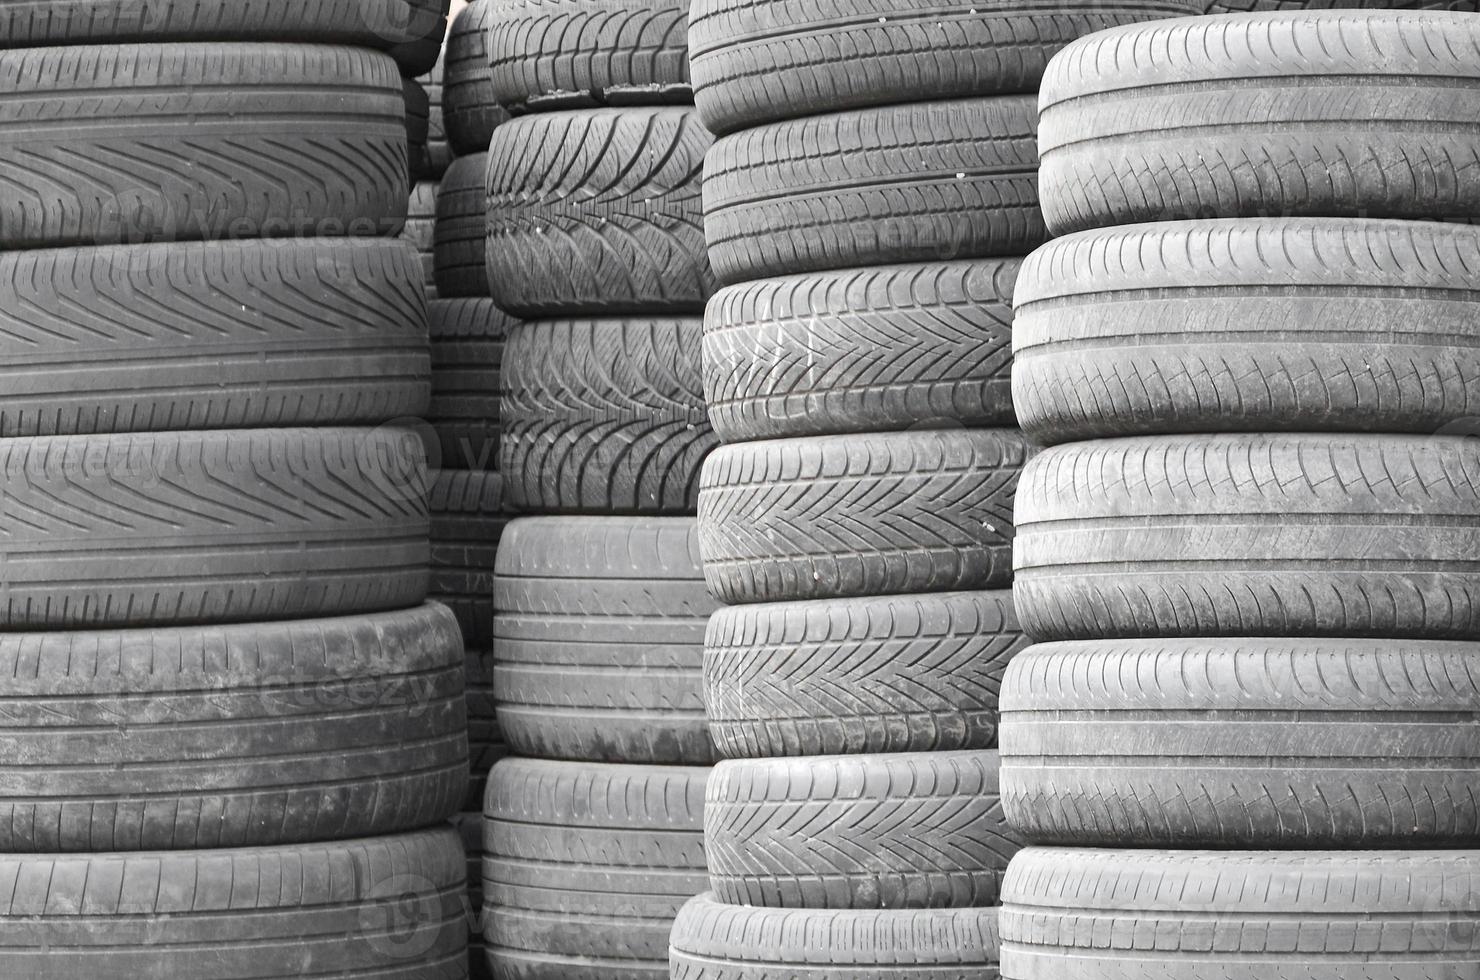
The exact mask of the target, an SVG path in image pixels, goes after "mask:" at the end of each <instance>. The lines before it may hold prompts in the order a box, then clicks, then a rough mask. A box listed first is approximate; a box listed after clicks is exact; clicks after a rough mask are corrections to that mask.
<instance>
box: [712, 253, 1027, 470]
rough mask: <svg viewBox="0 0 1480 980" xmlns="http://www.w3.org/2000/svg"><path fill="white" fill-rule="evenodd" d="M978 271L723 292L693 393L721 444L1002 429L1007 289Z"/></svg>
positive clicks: (1008, 385)
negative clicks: (931, 428) (699, 384)
mask: <svg viewBox="0 0 1480 980" xmlns="http://www.w3.org/2000/svg"><path fill="white" fill-rule="evenodd" d="M1020 265H1021V263H1020V262H1019V261H1018V260H1016V259H1006V260H996V259H986V260H979V261H969V262H947V263H940V264H930V265H896V266H883V267H874V268H868V269H848V270H845V271H842V272H824V273H817V274H813V275H801V276H786V277H784V278H781V279H763V280H761V281H759V282H749V283H743V284H741V285H739V286H730V287H728V288H725V289H722V290H720V291H719V293H718V294H716V295H715V297H714V299H713V300H712V301H710V303H709V308H708V310H707V312H706V314H705V317H704V394H705V398H706V401H707V402H708V404H709V418H710V420H711V421H712V422H713V424H714V429H715V432H716V433H717V434H718V435H719V437H720V438H721V439H722V440H724V441H725V442H744V441H748V440H752V439H775V438H785V437H788V436H806V435H825V434H831V433H840V432H876V431H887V430H893V429H909V428H917V427H921V426H926V425H941V424H943V423H952V422H954V423H959V424H962V425H967V426H998V425H1012V424H1014V421H1013V408H1012V374H1011V372H1012V286H1013V281H1014V279H1016V278H1017V274H1018V267H1019V266H1020Z"/></svg>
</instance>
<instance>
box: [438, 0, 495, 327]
mask: <svg viewBox="0 0 1480 980" xmlns="http://www.w3.org/2000/svg"><path fill="white" fill-rule="evenodd" d="M479 2H480V3H482V2H484V0H479ZM487 171H488V156H487V154H484V153H476V154H474V155H472V156H466V157H458V158H457V159H455V160H453V161H452V164H451V165H450V166H449V167H448V168H447V172H446V173H445V174H443V175H442V182H441V183H440V184H438V185H437V224H436V228H435V231H434V237H433V241H434V243H435V244H434V248H433V250H434V254H435V268H436V280H437V295H438V296H439V297H441V298H443V299H452V298H454V297H465V296H487V295H489V289H488V266H487V264H486V263H485V261H484V252H483V239H484V222H485V220H486V219H485V214H486V211H485V208H484V205H485V201H486V198H485V193H484V188H483V180H484V177H485V175H486V174H487Z"/></svg>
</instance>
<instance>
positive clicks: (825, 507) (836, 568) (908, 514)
mask: <svg viewBox="0 0 1480 980" xmlns="http://www.w3.org/2000/svg"><path fill="white" fill-rule="evenodd" d="M1030 452H1031V450H1030V448H1029V446H1028V444H1027V442H1026V441H1025V440H1024V439H1023V438H1022V434H1021V433H1019V432H1018V431H1017V430H1015V429H976V430H961V429H950V430H944V429H943V430H934V431H920V432H885V433H872V434H863V435H849V436H818V437H813V438H807V439H778V440H774V441H771V442H753V443H741V444H739V445H734V446H722V447H720V448H719V449H717V450H715V451H714V452H713V453H711V454H710V456H709V459H708V460H707V461H706V462H705V464H704V469H703V473H702V475H701V478H700V490H699V541H700V544H701V547H702V550H703V554H704V577H705V579H706V580H707V581H708V582H709V588H710V591H712V592H713V593H714V595H715V596H716V597H717V598H718V599H719V600H720V601H721V602H726V603H732V604H733V603H738V602H782V601H790V600H794V599H826V598H841V597H846V596H866V595H891V594H895V593H910V592H953V591H960V590H972V589H990V588H1000V587H1002V586H1005V585H1006V584H1007V583H1008V582H1009V581H1011V577H1012V568H1011V564H1012V557H1011V552H1012V536H1013V528H1012V500H1013V494H1014V493H1015V492H1016V490H1017V482H1018V474H1019V473H1020V472H1021V471H1022V468H1023V464H1024V462H1025V461H1026V460H1027V458H1028V456H1029V455H1030Z"/></svg>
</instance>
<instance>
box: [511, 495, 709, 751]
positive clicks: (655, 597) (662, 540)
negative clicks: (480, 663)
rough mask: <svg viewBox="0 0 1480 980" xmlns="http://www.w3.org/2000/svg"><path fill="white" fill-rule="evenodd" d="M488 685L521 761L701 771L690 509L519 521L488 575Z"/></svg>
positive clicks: (701, 595) (700, 627) (703, 609)
mask: <svg viewBox="0 0 1480 980" xmlns="http://www.w3.org/2000/svg"><path fill="white" fill-rule="evenodd" d="M494 605H495V607H496V609H497V612H496V614H495V616H494V621H493V631H494V646H493V650H494V688H495V690H496V692H497V695H496V696H497V699H498V710H499V718H500V720H501V724H502V726H503V732H504V737H505V738H506V739H507V740H508V742H509V745H510V747H511V748H512V749H513V750H514V751H515V752H517V753H518V754H520V755H532V756H537V757H543V758H556V759H584V760H589V761H593V762H627V763H661V764H684V765H703V764H707V763H710V762H712V761H713V760H714V747H713V745H712V743H711V742H710V739H709V735H708V731H707V728H706V724H705V717H704V702H703V699H702V695H701V690H700V688H701V675H700V670H701V663H702V659H703V655H704V646H703V643H704V628H705V623H706V621H707V620H708V618H709V616H710V614H711V613H712V612H713V611H714V610H715V608H716V605H717V604H716V603H715V602H714V600H712V599H711V598H710V597H709V594H708V592H707V591H705V588H704V578H703V575H702V573H701V572H700V569H699V542H698V534H697V532H696V530H695V526H694V519H693V518H691V517H563V518H552V517H544V518H539V517H536V518H526V519H523V520H518V521H515V522H514V523H513V524H511V525H510V526H509V530H508V533H507V534H506V535H505V536H504V541H503V547H502V550H501V551H500V552H499V561H498V576H497V578H496V579H495V580H494Z"/></svg>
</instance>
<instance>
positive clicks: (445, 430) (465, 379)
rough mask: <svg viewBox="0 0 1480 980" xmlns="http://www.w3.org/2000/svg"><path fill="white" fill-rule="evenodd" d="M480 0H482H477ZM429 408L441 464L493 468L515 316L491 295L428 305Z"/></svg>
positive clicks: (451, 467)
mask: <svg viewBox="0 0 1480 980" xmlns="http://www.w3.org/2000/svg"><path fill="white" fill-rule="evenodd" d="M479 2H480V3H481V2H482V0H479ZM430 315H431V316H430V319H431V338H432V408H431V413H430V415H429V416H428V418H429V420H430V422H431V424H432V428H433V429H434V430H435V432H436V434H437V441H438V443H439V445H440V448H441V457H442V460H441V461H442V466H443V468H444V469H450V470H474V471H478V472H482V471H485V470H491V469H494V468H495V467H496V466H497V464H498V451H499V448H498V447H499V391H500V387H501V382H500V374H499V372H500V369H501V366H502V364H503V360H504V342H505V340H506V339H507V338H508V334H509V330H510V328H512V327H513V326H514V321H513V320H511V319H509V317H508V315H507V314H505V313H504V312H503V311H501V310H500V309H499V308H498V307H496V306H494V305H493V300H491V299H448V300H437V301H435V302H433V303H432V304H431V306H430Z"/></svg>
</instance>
